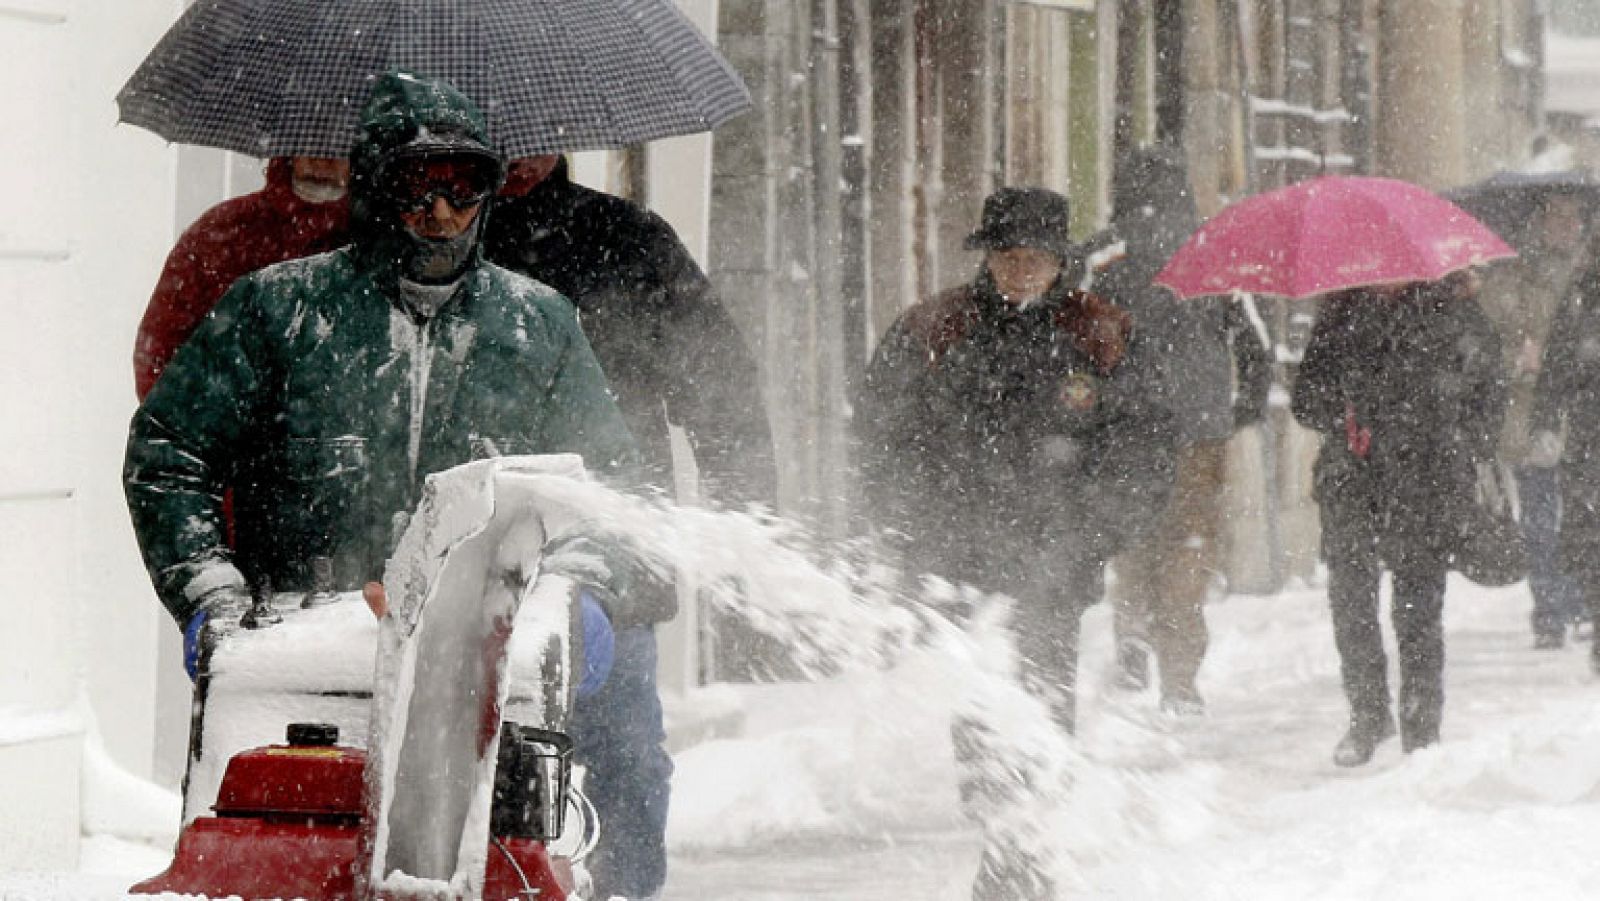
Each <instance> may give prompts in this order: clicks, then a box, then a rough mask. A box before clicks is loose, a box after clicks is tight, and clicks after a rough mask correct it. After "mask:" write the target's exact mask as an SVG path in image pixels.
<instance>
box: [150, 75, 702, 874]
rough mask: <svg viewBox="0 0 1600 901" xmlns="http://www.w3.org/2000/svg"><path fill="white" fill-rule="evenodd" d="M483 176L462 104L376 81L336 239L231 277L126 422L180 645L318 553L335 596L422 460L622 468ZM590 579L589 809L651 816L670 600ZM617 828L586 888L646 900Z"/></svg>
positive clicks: (365, 572)
mask: <svg viewBox="0 0 1600 901" xmlns="http://www.w3.org/2000/svg"><path fill="white" fill-rule="evenodd" d="M503 171H504V165H503V160H502V158H501V157H500V155H499V154H498V153H497V152H496V151H495V149H494V147H493V146H492V145H491V144H490V142H489V140H488V137H487V129H486V128H485V124H484V121H483V118H482V116H481V114H480V113H479V112H478V111H477V109H476V108H475V107H474V106H473V104H472V103H471V101H469V100H468V99H467V98H466V97H465V96H463V95H462V94H460V93H459V92H457V91H456V90H455V89H453V88H452V87H450V86H449V85H448V84H445V83H444V82H440V81H435V80H430V79H426V78H421V77H416V76H412V75H408V74H405V73H389V74H387V75H385V76H384V77H383V78H381V79H380V80H379V81H378V83H377V85H376V87H375V88H374V90H373V94H372V98H371V100H370V101H369V103H368V104H367V105H366V107H365V110H364V114H363V119H362V130H361V132H360V135H359V137H358V138H357V140H356V143H355V145H354V147H353V149H352V151H351V186H350V196H351V225H350V229H351V231H350V233H351V237H352V242H353V243H351V244H350V245H349V246H347V247H343V248H341V249H338V250H335V251H332V252H330V253H325V254H321V255H319V256H314V257H310V258H306V259H302V260H296V261H293V262H288V263H283V264H279V265H277V266H272V267H269V268H267V269H265V270H262V271H259V272H256V273H254V274H252V275H250V276H247V277H245V278H243V279H241V280H239V281H238V282H237V283H236V284H235V285H234V286H233V287H232V288H231V289H230V290H229V291H228V293H227V294H226V295H225V296H224V297H223V298H222V300H221V301H220V302H219V303H218V305H217V307H216V308H215V310H214V311H213V312H212V314H211V315H210V316H209V317H208V318H207V319H206V321H205V322H204V323H202V325H201V327H200V328H199V330H198V331H197V332H196V333H195V335H194V336H193V338H192V339H191V340H190V341H189V342H188V343H186V344H185V345H184V346H183V347H182V349H181V350H179V351H178V353H177V355H176V356H175V357H174V358H173V360H172V362H171V363H170V364H169V365H168V367H167V369H166V372H165V373H164V374H163V375H162V377H161V379H160V380H159V381H157V383H156V385H155V387H154V388H153V389H152V390H151V392H150V394H149V396H148V397H146V398H145V401H144V403H143V404H142V405H141V406H140V408H139V410H138V411H137V412H136V413H135V415H134V419H133V423H132V426H131V429H130V434H129V439H128V448H127V458H126V464H125V470H124V482H125V486H126V491H127V495H128V503H129V508H130V511H131V513H132V515H133V520H134V526H135V531H136V533H137V535H138V538H139V542H140V546H141V549H142V551H143V554H144V558H145V562H146V565H147V568H148V569H149V572H150V575H151V578H152V580H153V582H154V583H155V586H156V590H157V593H158V594H159V596H160V598H161V600H162V602H163V603H164V604H165V605H166V606H167V608H168V610H169V611H170V612H171V613H172V615H173V617H174V619H175V620H176V621H177V623H178V624H179V627H180V628H182V629H184V630H185V636H186V644H187V645H188V646H189V647H190V648H193V647H194V646H195V645H197V644H198V638H199V636H200V633H201V631H202V630H203V629H207V628H210V629H214V630H218V629H220V630H225V629H226V628H227V627H229V626H231V625H232V624H233V623H235V622H237V621H238V618H239V615H240V611H241V609H242V608H243V607H245V606H246V605H248V603H249V599H250V594H251V590H252V588H254V589H255V590H257V591H261V590H265V589H264V588H263V586H266V585H270V586H271V587H272V589H274V590H279V591H295V590H306V589H309V588H310V587H312V580H313V570H314V569H317V568H322V569H324V570H327V569H331V570H332V574H333V578H334V581H335V583H336V584H335V585H334V586H333V587H334V588H335V589H337V590H351V589H355V588H361V587H363V583H365V582H368V581H370V580H372V579H373V578H374V577H375V576H376V575H377V573H378V571H379V568H380V567H381V565H382V562H383V561H384V559H385V558H386V557H387V556H388V555H389V553H390V552H391V551H392V542H393V541H394V540H395V537H396V536H395V531H396V530H395V528H394V523H395V520H396V517H397V515H398V516H401V517H403V516H405V515H406V514H408V513H409V512H410V511H411V510H412V509H413V508H414V506H415V504H416V502H417V500H418V498H419V496H420V492H421V488H422V483H423V480H424V478H425V477H426V476H427V475H429V474H430V473H434V472H439V471H443V470H445V469H448V468H450V467H453V466H456V465H458V464H461V463H465V462H468V461H469V460H472V459H474V458H476V457H482V456H492V455H498V454H502V453H504V454H548V453H577V454H580V455H581V456H582V457H583V458H584V461H585V464H586V465H587V466H588V467H589V468H590V469H592V470H594V471H597V472H600V473H602V474H604V473H611V474H613V475H614V477H617V478H631V471H632V470H633V468H634V467H635V465H636V456H637V452H636V449H635V445H634V443H633V440H632V437H631V436H630V435H629V433H628V430H627V427H626V424H625V423H624V421H623V418H622V414H621V412H620V411H619V410H618V409H617V407H616V405H615V403H614V402H613V401H612V400H611V398H610V396H609V393H608V390H607V387H606V383H605V378H604V375H603V374H602V372H601V370H600V366H599V363H598V362H597V361H596V360H595V358H594V354H593V353H592V351H591V350H590V349H589V345H588V342H587V340H586V339H585V338H584V336H583V333H582V331H581V329H580V328H579V326H578V322H577V316H576V314H575V312H574V310H573V308H572V306H571V304H570V303H568V302H567V301H566V300H565V299H564V298H562V297H561V296H560V295H558V294H556V293H555V292H554V291H552V290H550V289H548V288H547V287H545V286H542V285H540V284H538V283H536V282H533V281H531V280H529V279H526V278H524V277H522V276H519V275H517V274H515V273H511V272H508V271H506V270H504V269H501V268H500V267H498V266H494V265H492V264H489V263H486V262H484V261H483V259H482V251H481V243H482V235H483V231H484V228H485V226H486V223H487V220H488V219H489V216H490V214H491V211H492V207H493V204H494V199H493V198H494V193H495V191H496V189H497V188H498V187H499V185H500V183H501V181H502V178H503ZM224 486H231V487H232V489H233V492H234V495H233V496H234V512H235V525H236V540H235V542H234V545H233V547H232V548H230V547H229V546H228V545H227V543H225V542H224V540H223V521H222V502H221V492H222V488H223V487H224ZM319 560H326V561H328V564H327V565H326V566H324V567H317V566H314V565H313V564H314V562H315V561H319ZM623 571H625V569H624V568H623V567H620V566H619V567H613V568H612V573H613V574H615V573H618V572H623ZM575 577H576V580H577V581H578V582H580V584H583V583H588V582H593V581H594V580H596V579H601V578H602V577H601V575H600V574H599V573H597V572H594V571H590V572H589V573H588V574H587V575H583V574H575ZM602 580H603V579H602ZM319 587H325V586H319ZM591 588H592V590H590V588H586V589H585V594H586V595H587V597H588V599H587V600H585V601H584V604H583V606H584V610H585V621H586V630H587V627H588V624H589V623H591V622H593V618H594V617H595V616H599V617H601V620H600V621H601V623H603V624H604V626H605V628H607V629H613V630H614V631H615V638H616V644H617V645H618V646H622V647H632V648H633V650H632V651H630V652H625V653H622V654H619V655H617V657H616V660H615V663H614V666H613V668H612V670H611V675H610V679H609V680H608V681H607V682H606V683H605V685H604V686H602V687H601V688H600V690H599V692H598V693H596V694H593V695H591V696H589V697H587V698H584V697H580V699H579V704H578V705H577V709H576V710H575V714H574V722H573V732H574V738H575V739H576V740H577V742H578V748H579V754H580V756H581V757H582V756H587V757H588V763H589V766H590V767H591V771H592V775H591V778H592V779H593V780H594V781H593V782H592V783H591V792H592V795H593V797H594V800H595V802H596V806H597V807H599V808H600V810H601V815H602V816H603V817H604V816H606V815H607V811H608V810H614V809H618V808H626V809H628V810H631V811H643V812H642V813H635V814H634V818H635V819H637V818H638V817H639V816H648V817H651V818H657V819H660V818H664V816H665V805H666V786H667V780H668V775H669V774H670V772H671V760H670V758H669V757H668V756H667V754H666V752H665V750H664V749H663V748H662V746H661V741H662V740H663V738H664V734H663V731H662V725H661V708H660V703H659V699H658V698H657V697H656V692H655V682H654V679H655V675H654V654H653V651H654V643H653V633H652V632H651V627H652V625H653V624H654V623H656V622H658V621H661V620H663V619H665V618H668V617H670V616H671V615H672V613H673V612H674V611H673V608H672V607H671V603H672V594H671V593H670V592H667V591H661V590H654V591H645V590H642V591H633V590H629V588H628V587H627V586H622V585H619V584H610V585H599V584H596V585H592V586H591ZM602 645H603V642H592V643H588V644H587V646H590V647H599V646H602ZM597 748H598V749H600V750H599V751H598V752H597V751H596V750H595V749H597ZM619 769H620V770H622V772H618V770H619ZM627 822H628V819H627V818H626V817H623V816H620V815H619V816H618V823H620V824H624V825H620V826H619V827H618V828H616V829H612V830H608V832H607V835H606V837H605V838H604V842H605V843H606V848H605V849H603V850H601V851H600V852H598V853H597V861H596V866H595V876H596V880H597V884H598V885H599V886H600V887H601V889H602V890H603V893H604V894H603V896H604V895H609V894H611V893H615V894H622V895H626V896H629V897H641V898H642V897H650V896H651V895H653V894H655V893H656V892H658V891H659V889H660V886H661V883H662V881H663V879H664V877H665V856H664V854H663V853H661V851H660V848H659V847H658V846H655V845H652V843H651V842H652V838H653V834H651V835H644V836H641V835H639V834H638V833H636V832H633V831H631V830H630V829H629V828H628V827H627V826H626V825H625V824H626V823H627Z"/></svg>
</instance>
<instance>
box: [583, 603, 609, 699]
mask: <svg viewBox="0 0 1600 901" xmlns="http://www.w3.org/2000/svg"><path fill="white" fill-rule="evenodd" d="M578 617H579V619H580V620H581V623H580V625H582V627H583V667H582V676H581V677H580V678H579V679H578V697H580V698H587V697H592V696H593V695H594V694H595V692H598V691H599V690H600V687H601V686H602V685H605V684H606V679H607V678H608V677H609V676H610V675H611V664H612V663H613V662H614V661H615V660H616V656H617V634H616V632H614V631H612V629H611V618H610V617H608V616H606V611H605V608H603V607H601V606H600V602H599V601H597V600H595V597H594V593H593V592H591V591H590V590H589V589H587V588H579V589H578Z"/></svg>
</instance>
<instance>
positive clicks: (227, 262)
mask: <svg viewBox="0 0 1600 901" xmlns="http://www.w3.org/2000/svg"><path fill="white" fill-rule="evenodd" d="M349 218H350V217H349V206H348V205H347V204H346V203H345V201H344V200H342V199H341V200H338V201H335V202H332V203H312V202H311V201H308V200H304V199H302V198H301V197H300V196H299V195H298V194H296V193H295V192H294V187H293V176H292V172H291V163H290V160H289V159H288V158H287V157H279V158H277V159H274V160H272V162H270V163H269V164H268V165H267V183H266V186H265V187H263V188H262V189H261V190H259V191H256V192H255V193H253V194H246V195H244V196H242V197H235V198H233V199H231V200H226V201H223V202H222V203H219V204H217V205H216V206H214V207H212V208H211V209H209V210H207V211H206V212H205V213H203V214H202V215H201V216H200V218H199V219H196V220H195V222H194V224H193V225H191V226H189V228H188V229H187V230H186V231H184V233H183V236H182V237H180V238H179V239H178V243H177V244H176V245H174V246H173V248H172V252H171V253H170V254H168V255H167V262H166V265H165V266H164V267H163V268H162V270H161V279H160V280H159V281H158V282H156V289H155V293H153V294H152V295H151V296H150V303H149V305H148V306H147V307H146V308H145V311H144V319H143V320H142V321H141V322H140V323H139V333H138V337H137V339H136V340H135V343H134V351H133V380H134V388H135V390H136V391H138V394H139V399H140V400H143V399H144V397H145V395H147V394H149V393H150V388H151V387H152V386H153V385H155V383H156V379H157V378H159V377H160V375H161V371H162V370H163V369H165V368H166V366H167V364H168V363H169V362H171V360H172V356H173V354H176V353H177V352H178V348H179V347H182V346H183V342H185V341H187V340H189V336H190V335H192V334H194V330H195V329H196V328H198V327H199V325H200V321H201V320H202V319H204V318H205V316H206V314H207V313H209V312H211V308H212V307H214V306H216V303H217V301H218V300H219V299H220V298H221V297H222V294H223V292H224V291H227V290H228V288H229V287H230V286H232V285H233V283H234V282H235V281H236V280H238V279H239V278H240V277H241V276H244V275H248V274H250V273H251V272H254V271H256V270H257V269H261V268H263V267H265V266H270V265H272V264H273V263H281V262H284V261H285V260H294V259H299V258H300V257H306V256H311V255H313V254H318V253H323V252H325V251H329V250H333V249H334V248H336V247H339V246H340V245H342V244H344V243H345V242H346V241H348V240H349V234H348V229H349Z"/></svg>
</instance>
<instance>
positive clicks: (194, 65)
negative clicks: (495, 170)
mask: <svg viewBox="0 0 1600 901" xmlns="http://www.w3.org/2000/svg"><path fill="white" fill-rule="evenodd" d="M394 67H400V68H406V69H411V70H412V71H415V72H418V73H419V74H423V75H430V76H434V77H439V78H444V79H447V80H449V81H450V82H452V83H453V84H455V86H456V87H458V88H460V89H461V90H462V91H464V92H466V94H467V95H468V96H470V97H472V98H473V100H474V101H476V102H477V103H478V105H479V106H481V107H482V108H483V111H484V114H485V115H486V116H487V117H488V120H489V127H490V132H491V134H492V135H493V136H494V138H495V141H496V142H497V144H498V145H499V147H500V149H501V150H502V151H504V152H505V153H506V154H507V155H508V156H513V157H516V156H529V155H532V154H537V153H562V152H569V151H576V150H596V149H601V148H607V147H622V146H626V145H628V144H636V143H639V142H641V141H649V140H654V139H656V138H664V137H670V136H672V135H682V134H692V133H694V132H700V131H708V130H710V129H712V128H715V127H716V126H718V125H720V124H722V123H723V122H725V121H727V120H728V119H730V118H732V117H733V116H735V115H738V114H739V113H741V112H743V111H745V110H746V109H748V108H749V106H750V95H749V93H748V92H747V91H746V90H745V87H744V84H743V82H741V81H740V80H739V76H738V75H737V74H735V73H734V71H733V69H732V67H730V66H729V65H728V63H727V61H726V60H724V59H723V58H722V57H721V55H719V54H718V53H717V51H716V49H715V48H713V47H712V46H711V44H710V43H709V42H708V41H707V40H706V39H705V37H704V36H703V35H701V34H700V32H699V31H697V30H696V29H695V27H694V26H693V25H692V24H690V22H689V21H688V20H687V19H686V18H684V16H683V14H682V13H680V12H679V11H678V10H677V8H676V7H675V6H674V5H673V2H672V0H197V2H196V3H195V4H194V5H193V6H191V7H190V8H189V10H188V11H187V12H185V13H184V14H183V16H182V17H181V18H180V19H178V21H177V23H175V24H174V25H173V26H172V28H171V29H170V30H168V31H167V33H166V35H165V36H164V37H163V38H162V39H161V42H160V43H159V44H157V45H156V47H155V49H154V50H153V51H151V53H150V55H149V56H148V57H146V59H145V61H144V62H143V63H142V64H141V65H140V66H139V68H138V70H137V71H135V72H134V73H133V77H132V78H130V79H128V83H127V84H126V85H124V86H123V88H122V91H121V92H120V93H118V94H117V105H118V109H119V110H120V112H121V115H122V120H123V121H124V122H129V123H132V124H134V125H138V126H140V127H142V128H147V129H149V130H151V131H153V132H155V133H156V134H158V135H161V136H162V137H164V138H166V139H167V140H169V141H177V142H181V143H186V144H202V145H206V146H210V147H221V148H224V149H227V150H235V151H238V152H240V153H246V154H249V155H251V156H259V157H270V156H297V155H299V156H344V155H345V154H346V153H347V152H348V151H349V149H350V142H351V139H352V138H353V137H354V136H355V130H356V117H357V114H358V113H359V112H360V109H361V106H362V104H363V103H364V102H365V100H366V97H367V94H368V92H369V90H370V89H371V85H372V82H373V80H374V79H375V78H376V77H377V76H378V75H379V74H381V73H382V72H384V71H385V70H387V69H390V68H394Z"/></svg>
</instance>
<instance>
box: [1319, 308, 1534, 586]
mask: <svg viewBox="0 0 1600 901" xmlns="http://www.w3.org/2000/svg"><path fill="white" fill-rule="evenodd" d="M1505 397H1506V386H1505V378H1504V371H1503V369H1502V366H1501V360H1500V341H1499V336H1498V335H1497V334H1496V333H1495V330H1494V327H1493V326H1492V325H1491V324H1490V323H1489V320H1488V318H1487V317H1486V316H1485V315H1484V314H1483V311H1482V309H1481V308H1480V307H1479V306H1478V303H1477V301H1476V300H1473V299H1471V298H1465V297H1457V296H1453V295H1451V294H1450V293H1449V292H1448V290H1447V289H1446V288H1444V287H1443V286H1441V285H1438V284H1430V285H1425V286H1418V287H1413V288H1411V289H1409V290H1408V291H1407V292H1406V293H1404V294H1403V295H1402V296H1400V297H1383V296H1377V295H1373V294H1370V293H1367V292H1364V291H1360V290H1356V291H1350V292H1345V293H1343V294H1339V295H1335V296H1333V297H1331V298H1329V299H1327V300H1325V301H1324V302H1323V307H1322V310H1321V312H1320V314H1319V316H1318V318H1317V323H1316V326H1315V327H1314V328H1313V329H1312V332H1311V339H1310V341H1309V343H1308V344H1307V346H1306V352H1305V357H1304V359H1303V361H1302V362H1301V364H1300V372H1299V375H1298V377H1297V378H1296V380H1295V385H1294V396H1293V411H1294V416H1295V419H1296V420H1298V421H1299V422H1300V424H1301V425H1304V426H1306V427H1307V428H1311V429H1315V430H1317V431H1319V432H1321V433H1322V435H1323V440H1322V448H1321V451H1320V452H1319V453H1318V455H1317V462H1316V477H1315V486H1316V493H1317V499H1318V500H1319V502H1320V503H1321V504H1322V505H1323V506H1324V507H1325V508H1326V507H1327V506H1328V505H1339V507H1340V509H1341V510H1342V511H1344V512H1345V513H1346V514H1348V513H1349V511H1370V515H1371V516H1372V517H1374V519H1373V520H1372V522H1374V523H1375V524H1376V527H1377V528H1376V532H1377V534H1378V535H1379V548H1378V550H1379V553H1380V554H1381V555H1382V556H1383V557H1384V559H1385V560H1387V561H1389V562H1390V563H1391V564H1393V562H1394V561H1396V560H1397V559H1399V558H1400V557H1401V556H1402V555H1405V554H1422V555H1427V556H1428V557H1430V558H1435V559H1437V558H1438V557H1439V556H1440V555H1448V554H1449V553H1451V552H1452V551H1453V550H1455V548H1456V542H1457V541H1458V539H1459V536H1460V535H1461V529H1462V527H1463V526H1466V525H1469V524H1471V523H1472V522H1473V519H1472V517H1471V515H1470V507H1471V505H1472V504H1473V503H1474V502H1475V501H1474V493H1475V491H1476V486H1477V475H1476V468H1475V464H1476V463H1477V462H1479V461H1489V460H1493V459H1494V447H1495V441H1496V438H1497V436H1498V434H1499V431H1500V426H1501V418H1502V416H1503V415H1504V410H1505ZM1330 519H1333V520H1337V521H1347V520H1348V519H1349V516H1348V515H1344V516H1337V517H1330Z"/></svg>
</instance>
